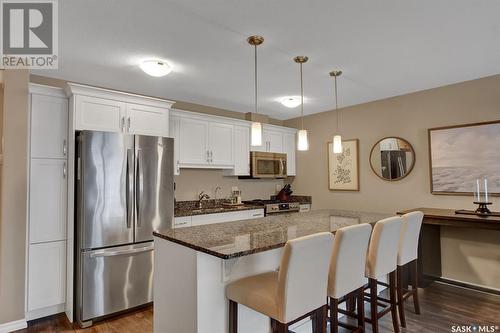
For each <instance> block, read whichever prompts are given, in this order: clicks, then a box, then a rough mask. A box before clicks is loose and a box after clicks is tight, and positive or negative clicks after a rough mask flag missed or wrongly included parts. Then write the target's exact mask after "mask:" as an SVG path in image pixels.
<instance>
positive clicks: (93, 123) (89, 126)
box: [75, 96, 126, 132]
mask: <svg viewBox="0 0 500 333" xmlns="http://www.w3.org/2000/svg"><path fill="white" fill-rule="evenodd" d="M75 103H76V110H75V118H76V119H75V121H76V129H77V130H94V131H105V132H122V131H123V130H124V128H125V121H124V120H125V115H126V104H125V103H123V102H117V101H113V100H108V99H104V98H95V97H89V96H76V97H75Z"/></svg>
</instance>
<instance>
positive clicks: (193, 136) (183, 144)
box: [179, 118, 209, 167]
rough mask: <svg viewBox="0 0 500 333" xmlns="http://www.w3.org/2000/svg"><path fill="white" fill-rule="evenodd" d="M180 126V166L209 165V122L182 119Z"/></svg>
mask: <svg viewBox="0 0 500 333" xmlns="http://www.w3.org/2000/svg"><path fill="white" fill-rule="evenodd" d="M179 124H180V129H179V163H180V165H181V166H182V165H184V166H192V167H193V166H194V167H196V166H204V165H208V161H209V158H208V142H207V139H208V122H206V121H202V120H195V119H188V118H181V119H180V122H179Z"/></svg>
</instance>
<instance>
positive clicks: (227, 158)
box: [208, 122, 234, 167]
mask: <svg viewBox="0 0 500 333" xmlns="http://www.w3.org/2000/svg"><path fill="white" fill-rule="evenodd" d="M208 146H209V148H208V149H209V151H210V157H209V159H210V164H212V165H216V166H229V167H232V166H233V165H234V158H233V125H229V124H221V123H215V122H211V123H210V124H209V129H208Z"/></svg>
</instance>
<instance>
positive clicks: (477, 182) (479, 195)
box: [476, 179, 481, 202]
mask: <svg viewBox="0 0 500 333" xmlns="http://www.w3.org/2000/svg"><path fill="white" fill-rule="evenodd" d="M476 193H477V199H476V202H479V201H481V192H479V179H476Z"/></svg>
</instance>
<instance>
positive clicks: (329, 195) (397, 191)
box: [285, 75, 500, 289]
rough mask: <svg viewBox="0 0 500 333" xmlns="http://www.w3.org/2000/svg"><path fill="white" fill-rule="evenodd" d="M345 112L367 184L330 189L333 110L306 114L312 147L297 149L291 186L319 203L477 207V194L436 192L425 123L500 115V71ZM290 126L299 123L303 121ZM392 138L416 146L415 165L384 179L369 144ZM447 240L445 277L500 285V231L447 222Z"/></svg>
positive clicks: (392, 208) (498, 205)
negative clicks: (432, 188)
mask: <svg viewBox="0 0 500 333" xmlns="http://www.w3.org/2000/svg"><path fill="white" fill-rule="evenodd" d="M340 98H342V96H340ZM340 118H341V123H340V130H341V134H342V135H343V138H345V139H350V138H353V139H354V138H358V139H359V144H360V151H359V154H360V155H359V156H360V186H361V190H360V191H359V192H332V191H329V189H328V176H327V155H326V142H328V141H331V136H332V135H333V134H334V132H333V131H334V130H335V113H334V112H324V113H319V114H315V115H311V116H308V117H306V118H305V119H304V127H305V128H306V129H308V130H309V136H310V147H311V148H310V150H309V151H307V152H297V177H296V178H295V180H294V182H293V184H292V185H293V186H294V187H295V189H296V190H297V191H298V192H300V193H307V194H309V195H312V197H313V202H314V208H315V209H317V208H327V207H328V208H344V209H354V210H369V211H380V212H391V213H394V212H396V211H397V210H401V209H408V208H416V207H443V208H473V205H472V198H471V197H464V196H438V195H432V194H431V193H430V185H429V182H430V181H429V159H428V142H427V129H428V128H432V127H438V126H447V125H455V124H466V123H474V122H482V121H490V120H500V75H497V76H492V77H487V78H483V79H479V80H474V81H469V82H464V83H460V84H455V85H450V86H445V87H440V88H436V89H431V90H427V91H422V92H417V93H413V94H408V95H403V96H398V97H394V98H389V99H385V100H380V101H375V102H371V103H366V104H362V105H356V106H353V107H347V108H344V109H341V117H340ZM285 125H286V126H291V127H298V125H299V119H292V120H288V121H285ZM386 136H399V137H402V138H404V139H406V140H408V141H409V142H410V143H411V144H412V145H413V147H414V149H415V151H416V164H415V168H414V170H413V171H412V173H411V174H410V175H409V176H408V177H406V178H405V179H403V180H401V181H397V182H388V181H383V180H381V179H380V178H378V177H377V176H375V175H374V174H373V172H372V170H371V169H370V164H369V154H370V149H371V147H372V146H373V144H374V143H375V142H377V141H378V140H379V139H381V138H383V137H386ZM478 148H479V149H480V147H478ZM493 202H494V205H493V209H495V210H497V211H500V198H498V197H497V198H494V200H493ZM485 236H488V237H485ZM441 243H442V246H443V263H442V266H443V274H444V276H445V277H447V278H452V279H457V280H461V281H466V282H470V283H475V284H478V285H486V286H489V287H492V288H497V289H500V232H486V233H485V232H483V231H479V230H478V231H475V230H451V229H448V228H443V230H442V239H441Z"/></svg>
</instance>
